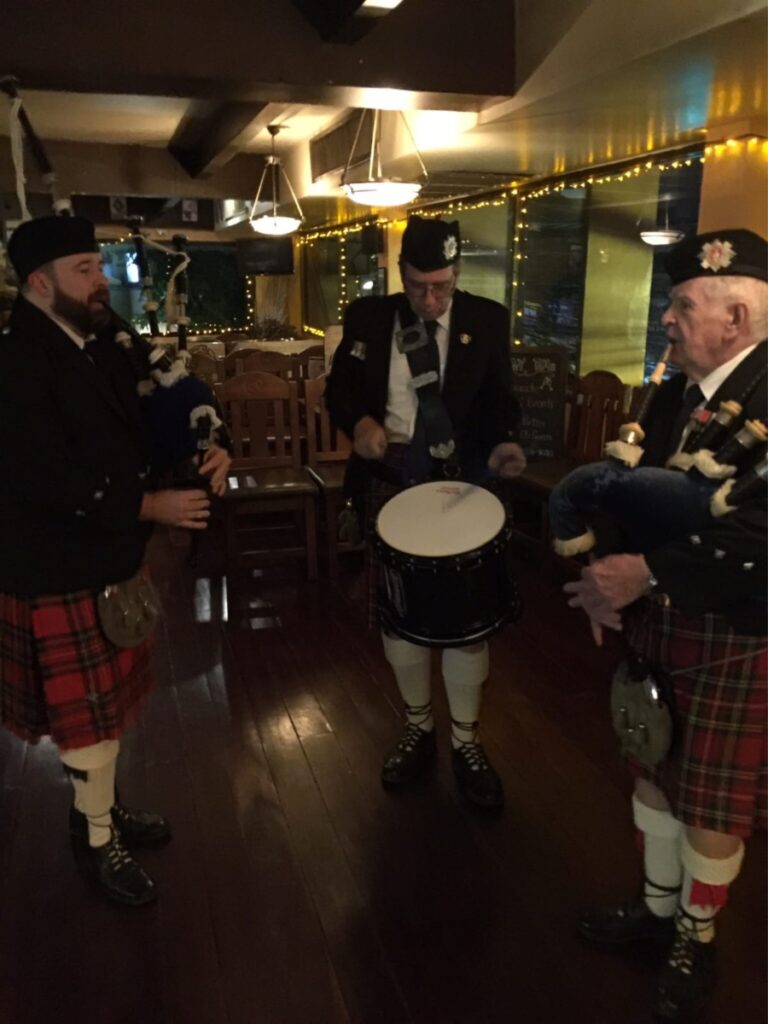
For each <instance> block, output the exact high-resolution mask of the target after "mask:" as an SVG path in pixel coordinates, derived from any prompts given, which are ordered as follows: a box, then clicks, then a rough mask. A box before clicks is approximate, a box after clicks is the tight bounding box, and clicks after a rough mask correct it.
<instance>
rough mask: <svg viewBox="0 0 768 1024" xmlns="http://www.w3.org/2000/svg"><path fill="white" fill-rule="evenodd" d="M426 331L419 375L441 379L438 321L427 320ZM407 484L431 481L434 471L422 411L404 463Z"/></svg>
mask: <svg viewBox="0 0 768 1024" xmlns="http://www.w3.org/2000/svg"><path fill="white" fill-rule="evenodd" d="M424 330H425V331H426V332H427V338H428V339H429V341H428V343H427V344H426V345H425V346H424V348H423V349H422V350H421V351H420V352H419V360H418V370H419V374H423V373H429V372H430V370H434V372H435V373H436V374H437V376H438V380H439V378H440V349H439V348H438V347H437V320H425V321H424ZM403 468H404V472H405V482H406V483H407V484H411V483H417V484H420V483H424V481H425V480H429V478H430V476H431V471H432V456H431V455H430V454H429V447H428V445H427V432H426V429H425V427H424V417H423V415H422V412H421V409H419V410H418V411H417V413H416V423H415V425H414V428H413V437H412V438H411V443H410V444H409V445H408V450H407V452H406V454H405V463H404V466H403Z"/></svg>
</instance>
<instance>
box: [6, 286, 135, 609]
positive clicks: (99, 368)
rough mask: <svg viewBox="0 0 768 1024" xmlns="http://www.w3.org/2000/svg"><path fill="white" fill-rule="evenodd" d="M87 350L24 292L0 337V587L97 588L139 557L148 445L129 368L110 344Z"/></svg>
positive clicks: (131, 569)
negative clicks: (5, 331) (26, 297)
mask: <svg viewBox="0 0 768 1024" xmlns="http://www.w3.org/2000/svg"><path fill="white" fill-rule="evenodd" d="M86 351H87V353H88V354H86ZM86 351H83V350H81V349H79V348H78V347H77V346H76V345H75V344H74V342H73V341H72V340H71V338H69V337H68V336H67V335H66V334H65V333H64V332H63V331H62V330H61V329H60V328H59V327H58V326H57V325H56V323H55V322H54V321H53V320H51V319H50V318H49V317H47V316H46V315H45V314H44V313H42V312H41V311H40V310H39V309H37V308H36V307H35V306H33V305H32V304H31V303H29V302H27V301H26V299H24V298H23V297H20V298H19V299H18V300H17V302H16V306H15V307H14V311H13V314H12V317H11V326H10V333H9V334H7V335H4V336H0V481H1V483H0V591H2V592H4V593H11V594H18V595H26V596H35V595H39V594H64V593H71V592H73V591H77V590H84V589H90V588H101V587H103V586H106V585H107V584H109V583H117V582H119V581H121V580H124V579H127V578H129V577H130V576H132V575H133V574H134V573H135V571H136V570H137V569H138V567H139V566H140V565H141V562H142V559H143V555H144V548H145V545H146V540H147V537H148V535H149V529H148V527H147V524H144V523H140V522H139V519H138V516H139V509H140V506H141V501H142V497H143V494H144V488H145V485H144V481H145V479H146V473H147V469H148V466H147V461H148V451H149V448H148V443H147V437H146V432H145V427H144V422H143V418H142V412H141V407H140V404H139V398H138V395H137V393H136V376H135V373H134V372H133V371H132V369H131V367H130V364H129V362H128V359H127V357H126V355H125V353H124V352H123V351H122V350H121V349H120V347H119V346H117V345H115V344H114V342H110V341H106V340H99V341H93V342H89V343H88V344H87V346H86Z"/></svg>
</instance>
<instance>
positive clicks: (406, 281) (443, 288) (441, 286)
mask: <svg viewBox="0 0 768 1024" xmlns="http://www.w3.org/2000/svg"><path fill="white" fill-rule="evenodd" d="M403 286H404V287H405V290H406V291H407V292H410V293H411V295H416V296H417V297H418V298H420V299H424V298H426V296H427V295H428V293H429V292H430V291H431V292H432V294H433V295H434V296H435V298H436V299H445V298H447V297H448V296H449V295H450V294H451V293H452V292H453V290H454V288H455V287H456V278H455V277H454V278H451V280H450V281H436V282H431V283H429V284H423V283H422V282H421V281H411V280H410V278H407V277H404V278H403Z"/></svg>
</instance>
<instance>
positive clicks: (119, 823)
mask: <svg viewBox="0 0 768 1024" xmlns="http://www.w3.org/2000/svg"><path fill="white" fill-rule="evenodd" d="M111 814H112V825H113V826H114V828H115V830H116V832H117V834H118V835H119V837H120V841H121V842H122V844H123V846H125V847H127V848H128V849H129V850H134V849H137V848H139V847H152V846H164V845H165V844H166V843H167V842H168V841H169V840H170V838H171V827H170V825H169V824H168V822H167V821H166V819H165V818H163V817H161V816H160V815H159V814H149V813H148V812H147V811H129V810H128V808H127V807H123V805H122V804H119V803H118V804H115V805H114V807H113V808H112V811H111ZM69 833H70V835H71V836H72V837H73V839H77V840H81V841H84V842H87V841H88V819H87V817H86V816H85V815H84V814H82V813H81V812H80V811H78V810H77V809H76V808H74V807H72V808H70V811H69Z"/></svg>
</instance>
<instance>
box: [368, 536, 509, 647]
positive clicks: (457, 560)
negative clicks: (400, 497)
mask: <svg viewBox="0 0 768 1024" xmlns="http://www.w3.org/2000/svg"><path fill="white" fill-rule="evenodd" d="M510 533H511V531H510V529H509V527H508V526H505V527H504V528H503V529H502V530H501V531H500V532H499V533H498V534H497V536H496V537H494V538H493V539H492V540H490V541H488V543H487V544H484V545H483V546H482V547H479V548H476V549H475V550H473V551H467V552H462V553H461V554H457V555H447V556H443V557H434V558H427V557H422V556H418V555H409V554H405V553H404V552H402V551H398V550H397V549H396V548H393V547H391V546H390V545H389V544H387V543H386V541H384V540H382V538H381V537H380V536H378V535H377V536H376V537H375V539H374V551H375V554H376V557H377V559H378V560H379V562H380V563H381V567H382V577H383V578H382V582H381V592H380V595H379V611H380V615H381V621H382V625H383V626H384V628H385V629H386V630H388V631H389V632H391V633H394V634H395V635H396V636H399V637H401V638H402V639H404V640H409V641H410V642H411V643H414V644H419V645H421V646H424V647H466V646H467V645H469V644H473V643H477V642H478V641H480V640H483V639H485V638H486V637H488V636H491V635H492V634H493V633H496V632H498V630H500V629H501V628H502V627H503V626H505V625H506V624H507V623H508V622H510V621H513V620H514V619H516V618H518V617H519V613H520V599H519V595H518V593H517V588H516V586H515V584H514V580H513V579H512V577H511V576H510V573H509V570H508V566H507V551H508V546H509V538H510Z"/></svg>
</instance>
